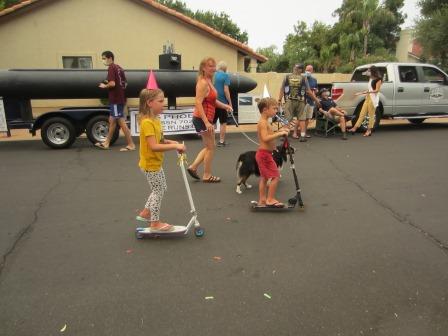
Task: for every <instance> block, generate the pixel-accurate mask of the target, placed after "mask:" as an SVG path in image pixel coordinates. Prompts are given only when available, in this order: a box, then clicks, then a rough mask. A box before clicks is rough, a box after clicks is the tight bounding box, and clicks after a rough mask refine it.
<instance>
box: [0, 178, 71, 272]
mask: <svg viewBox="0 0 448 336" xmlns="http://www.w3.org/2000/svg"><path fill="white" fill-rule="evenodd" d="M61 183H62V176H61V174H59V176H58V180H57V182H56V183H55V185H53V186H52V187H51V188H50V189H48V190H47V192H46V193H45V194H44V196H43V197H42V198H41V199H40V201H39V202H38V203H37V208H36V209H35V210H34V212H33V220H32V221H31V223H29V224H28V225H27V226H26V227H24V228H23V229H22V230H21V231H20V232H19V234H18V235H17V236H16V239H15V240H14V242H13V244H12V245H11V247H10V248H9V249H8V250H7V251H6V253H5V254H4V255H3V256H2V260H1V262H0V278H1V276H2V273H3V270H4V268H5V266H6V262H7V259H8V257H9V256H10V255H11V254H12V253H13V252H14V251H15V249H16V247H17V246H18V244H19V243H20V241H21V240H22V239H23V238H24V237H25V236H26V235H27V233H28V232H30V231H31V229H32V228H33V226H34V224H36V223H37V221H38V220H39V212H40V211H41V210H42V208H43V207H44V206H45V204H46V203H47V198H48V196H49V195H50V194H51V193H52V192H53V191H54V190H55V189H56V188H57V187H59V185H60V184H61Z"/></svg>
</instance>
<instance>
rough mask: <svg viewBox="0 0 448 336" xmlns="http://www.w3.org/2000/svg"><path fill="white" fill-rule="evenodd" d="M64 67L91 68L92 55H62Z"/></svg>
mask: <svg viewBox="0 0 448 336" xmlns="http://www.w3.org/2000/svg"><path fill="white" fill-rule="evenodd" d="M62 66H63V68H64V69H92V68H93V66H92V56H62Z"/></svg>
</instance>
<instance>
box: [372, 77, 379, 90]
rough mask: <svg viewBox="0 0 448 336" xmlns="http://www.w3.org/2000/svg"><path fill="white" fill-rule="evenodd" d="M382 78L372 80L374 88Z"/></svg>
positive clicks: (373, 88)
mask: <svg viewBox="0 0 448 336" xmlns="http://www.w3.org/2000/svg"><path fill="white" fill-rule="evenodd" d="M380 81H381V78H376V79H374V80H372V90H375V89H376V83H378V82H380Z"/></svg>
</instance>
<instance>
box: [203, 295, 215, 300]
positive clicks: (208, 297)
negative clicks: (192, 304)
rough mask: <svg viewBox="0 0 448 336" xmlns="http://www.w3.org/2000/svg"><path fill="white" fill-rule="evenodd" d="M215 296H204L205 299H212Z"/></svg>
mask: <svg viewBox="0 0 448 336" xmlns="http://www.w3.org/2000/svg"><path fill="white" fill-rule="evenodd" d="M214 298H215V297H214V296H206V297H205V299H206V300H213V299H214Z"/></svg>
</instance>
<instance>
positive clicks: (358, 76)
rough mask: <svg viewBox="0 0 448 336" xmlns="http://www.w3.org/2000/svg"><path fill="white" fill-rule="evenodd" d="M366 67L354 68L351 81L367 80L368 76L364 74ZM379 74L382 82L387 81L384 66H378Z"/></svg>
mask: <svg viewBox="0 0 448 336" xmlns="http://www.w3.org/2000/svg"><path fill="white" fill-rule="evenodd" d="M367 69H368V68H359V69H356V70H355V72H354V73H353V76H352V82H368V81H369V76H366V75H365V72H366V71H367ZM378 71H379V73H380V75H381V76H382V77H383V82H387V81H388V80H389V79H388V77H387V70H386V68H385V67H378Z"/></svg>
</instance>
